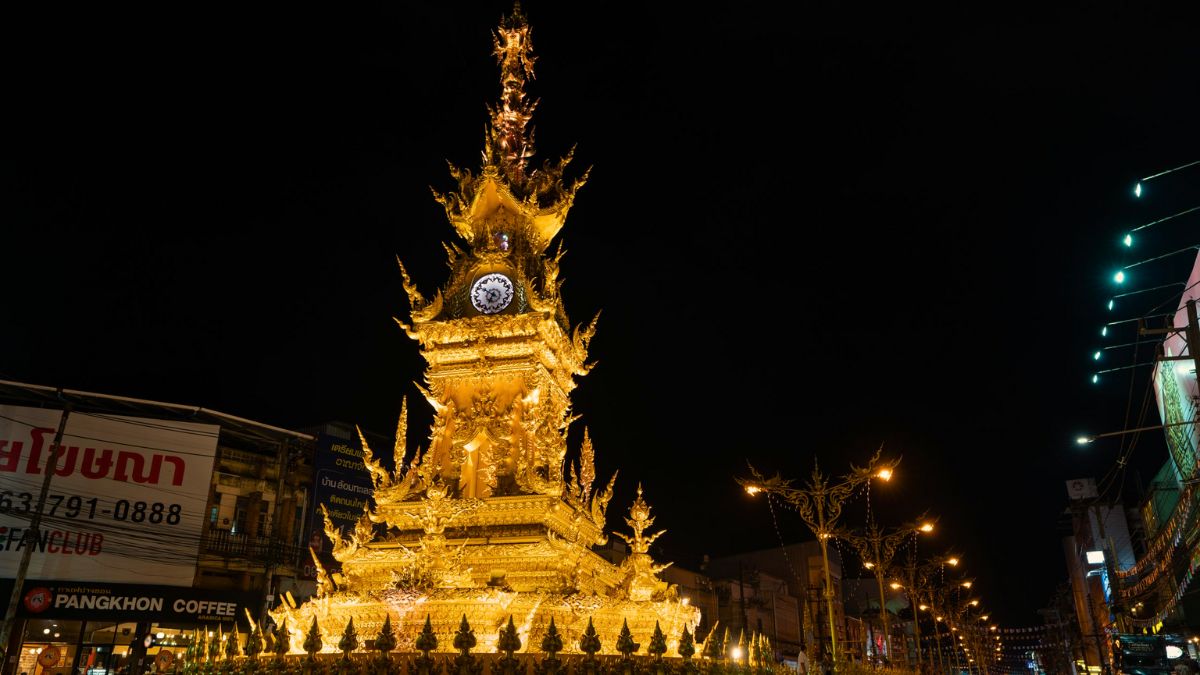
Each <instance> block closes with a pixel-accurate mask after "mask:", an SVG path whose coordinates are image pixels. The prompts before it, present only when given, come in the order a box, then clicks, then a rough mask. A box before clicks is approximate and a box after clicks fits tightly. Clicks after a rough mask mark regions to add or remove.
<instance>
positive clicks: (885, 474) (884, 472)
mask: <svg viewBox="0 0 1200 675" xmlns="http://www.w3.org/2000/svg"><path fill="white" fill-rule="evenodd" d="M875 475H876V476H878V477H879V478H881V479H882V480H884V481H889V480H891V479H892V470H891V469H890V468H888V467H886V466H885V467H883V468H882V469H880V470H879V473H877V474H875Z"/></svg>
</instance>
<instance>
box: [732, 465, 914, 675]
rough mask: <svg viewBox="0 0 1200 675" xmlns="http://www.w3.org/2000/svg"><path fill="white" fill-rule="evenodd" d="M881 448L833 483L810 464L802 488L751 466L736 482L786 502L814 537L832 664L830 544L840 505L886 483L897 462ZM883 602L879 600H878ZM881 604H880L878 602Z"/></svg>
mask: <svg viewBox="0 0 1200 675" xmlns="http://www.w3.org/2000/svg"><path fill="white" fill-rule="evenodd" d="M882 452H883V447H882V446H881V447H880V448H879V449H878V450H876V451H875V454H874V455H873V456H872V457H871V459H870V461H869V462H868V463H867V465H866V466H864V467H858V466H854V465H851V466H850V473H849V474H847V475H845V476H842V477H841V478H840V479H837V480H833V479H832V477H831V476H829V475H826V474H823V473H821V469H820V466H819V465H818V464H817V463H816V461H815V459H814V461H813V471H812V475H811V477H810V478H809V479H808V481H807V483H806V485H805V486H804V487H803V488H795V487H792V486H791V482H792V481H791V480H786V479H784V478H782V477H781V476H779V475H778V474H776V475H775V476H772V477H770V478H767V477H764V476H763V475H762V474H760V473H759V472H758V470H757V469H755V468H754V467H753V466H751V467H750V475H751V477H750V478H736V479H735V480H736V481H737V483H738V484H739V485H741V486H742V488H744V489H745V490H746V494H748V495H751V496H754V495H757V494H760V493H763V492H765V493H767V494H768V495H775V496H777V497H779V498H781V499H783V500H784V501H786V502H788V504H789V505H791V506H792V507H793V508H794V509H795V510H796V512H797V513H799V514H800V519H801V520H803V521H804V524H805V525H807V526H808V529H809V530H811V531H812V533H813V534H814V535H816V537H817V541H818V542H819V543H820V545H821V563H822V566H823V567H824V570H825V590H824V597H825V607H826V610H827V612H826V613H827V614H828V618H829V653H830V656H831V657H832V659H833V661H834V662H835V663H836V662H837V660H838V649H837V620H836V619H835V618H834V613H833V599H834V590H833V578H832V576H833V575H832V573H831V572H830V567H829V540H830V539H831V538H832V537H833V536H834V534H835V530H836V524H837V519H838V518H839V517H840V516H841V515H842V505H843V503H844V502H845V501H846V500H848V499H850V497H852V496H853V495H854V494H856V493H857V492H858V490H859V488H861V487H862V486H863V485H866V484H868V483H869V482H870V481H871V479H872V478H881V479H883V480H888V479H890V478H891V477H892V471H893V469H894V468H895V466H896V464H897V463H898V462H899V460H888V461H881V460H880V454H881V453H882ZM881 600H882V598H881ZM880 604H883V603H882V602H880Z"/></svg>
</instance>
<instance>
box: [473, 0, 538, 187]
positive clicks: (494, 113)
mask: <svg viewBox="0 0 1200 675" xmlns="http://www.w3.org/2000/svg"><path fill="white" fill-rule="evenodd" d="M530 34H531V29H530V28H529V23H528V22H526V21H525V15H524V14H522V13H521V3H520V2H519V1H518V2H514V3H513V10H512V14H510V15H508V16H506V17H502V18H501V19H500V26H499V27H498V28H497V29H496V32H495V34H494V35H493V39H492V42H493V45H494V47H495V50H494V53H495V55H496V61H497V62H498V63H499V64H500V102H499V103H498V104H497V105H496V106H495V107H491V106H489V109H488V112H489V113H490V114H491V118H492V120H491V129H490V130H489V132H490V133H489V138H488V147H487V148H485V150H484V162H485V163H487V162H488V161H489V158H490V160H491V161H493V162H496V163H498V164H499V166H500V168H501V169H503V170H504V172H505V173H507V174H508V176H509V179H510V180H511V181H513V182H514V183H521V182H523V181H524V180H525V177H526V176H525V166H526V164H527V162H528V160H529V158H530V157H532V156H533V152H534V148H533V131H532V129H527V125H528V124H529V120H530V119H532V118H533V111H534V109H535V108H537V101H527V100H525V81H526V80H532V79H533V64H534V61H536V58H535V57H534V56H533V42H532V41H531V39H530Z"/></svg>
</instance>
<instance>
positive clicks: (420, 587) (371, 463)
mask: <svg viewBox="0 0 1200 675" xmlns="http://www.w3.org/2000/svg"><path fill="white" fill-rule="evenodd" d="M495 54H496V57H497V60H498V61H499V63H500V73H501V98H500V101H499V103H498V104H497V105H496V106H495V107H491V108H490V109H489V112H490V117H491V121H490V125H489V129H488V134H487V137H486V139H485V144H484V152H483V166H482V169H481V170H480V171H479V173H478V174H477V175H476V174H472V173H471V172H470V171H467V170H462V169H458V168H455V167H453V166H452V167H451V175H452V176H453V177H454V179H455V180H456V181H457V183H458V187H457V191H455V192H453V193H450V194H446V195H441V194H437V193H435V198H436V199H437V200H438V201H439V202H440V203H441V204H442V205H443V206H444V207H445V209H446V215H447V217H448V219H449V221H450V224H451V225H452V226H453V228H454V231H455V232H456V233H457V234H458V235H459V236H460V237H462V239H464V240H465V242H466V245H465V248H464V247H462V246H459V245H456V244H449V245H447V246H446V250H447V253H448V254H449V262H450V269H451V273H450V279H449V281H448V282H447V283H446V284H445V286H444V287H443V288H442V289H441V290H439V291H437V292H436V293H435V294H434V295H433V296H432V297H431V298H428V299H427V298H426V297H425V296H424V295H422V294H421V292H420V291H419V290H418V289H417V287H416V285H415V284H414V283H413V282H412V280H411V279H410V278H409V275H408V273H407V272H406V271H405V270H404V267H403V265H402V264H401V268H400V269H401V276H402V280H403V286H404V290H405V292H406V294H407V295H408V298H409V302H410V305H411V312H410V319H409V321H404V320H401V319H397V323H399V324H400V326H401V327H402V328H403V329H404V331H405V332H406V333H407V334H408V336H409V337H411V338H412V339H414V340H416V341H417V342H418V343H419V345H420V349H421V354H422V356H423V357H424V358H425V360H426V361H427V363H428V366H427V369H426V373H425V385H424V386H422V387H420V391H421V393H422V395H423V396H424V398H425V400H426V401H427V402H428V403H429V404H430V405H431V406H432V407H433V409H434V412H435V415H434V421H433V424H432V428H431V430H430V436H429V446H428V448H426V449H425V450H423V451H422V450H420V449H416V450H415V451H414V452H413V453H412V454H411V456H410V455H409V453H408V452H407V448H406V447H405V440H404V439H405V435H406V431H407V428H406V427H407V410H406V408H402V409H401V415H400V423H399V425H398V429H397V433H396V447H395V454H394V456H395V458H396V464H397V470H396V471H395V472H392V471H389V470H387V469H386V468H385V467H383V466H382V465H381V464H380V462H379V461H378V460H377V459H376V458H375V455H374V453H372V451H371V450H370V448H369V447H367V444H366V441H365V439H364V440H363V449H364V461H365V462H366V464H367V467H368V469H369V470H370V472H371V475H372V477H373V481H374V484H375V495H374V502H375V505H374V506H373V507H368V509H367V511H366V512H365V513H364V514H363V516H362V518H361V519H360V521H359V523H358V524H357V525H356V527H355V528H354V531H353V532H348V533H343V532H339V531H338V530H337V529H336V528H335V527H334V526H333V525H332V524H331V523H330V522H329V521H328V519H326V534H327V535H328V536H329V538H330V539H331V541H332V542H333V544H334V549H333V556H334V558H335V559H336V560H337V561H338V562H340V563H341V570H340V571H337V572H334V573H327V572H326V570H324V569H320V571H319V578H318V586H319V589H318V594H317V597H316V598H315V599H312V600H311V601H309V602H307V603H305V604H302V605H300V606H298V607H293V606H291V605H290V604H283V605H281V606H280V607H278V608H277V609H276V610H274V612H273V617H274V619H275V621H276V622H277V623H279V622H282V621H284V620H286V621H287V625H288V627H289V628H290V631H291V636H292V646H293V651H299V649H300V644H301V642H302V641H303V635H302V633H303V630H304V629H306V628H307V627H308V626H309V625H310V624H311V622H312V619H313V618H314V617H315V618H317V619H318V621H319V623H320V626H321V627H322V629H324V630H325V631H329V632H330V634H329V635H327V636H326V639H325V640H324V642H325V644H326V645H331V644H334V643H335V642H336V639H334V638H335V637H336V635H335V634H334V631H336V630H340V628H341V627H342V626H344V625H345V624H346V622H347V621H348V619H349V618H350V617H353V618H354V620H355V626H356V627H357V628H358V630H359V631H361V632H362V633H363V634H367V635H369V634H373V633H374V632H375V631H377V630H378V628H379V626H380V625H382V623H383V621H384V618H385V617H386V616H388V615H390V616H391V619H392V625H393V626H395V627H396V628H397V632H398V633H399V635H400V639H401V643H403V642H404V641H405V640H411V639H412V638H414V637H415V635H416V634H417V633H418V632H419V630H420V629H421V627H422V626H423V625H424V621H425V618H426V616H427V615H428V616H430V617H431V619H432V624H433V627H434V629H435V631H436V632H437V633H439V634H442V635H449V634H451V633H453V631H454V630H455V628H456V627H457V626H458V625H459V623H460V621H461V619H462V617H463V616H466V617H467V619H468V620H469V622H470V625H471V626H472V627H474V628H475V629H476V631H477V632H478V633H479V634H480V635H481V637H482V641H483V642H485V644H484V645H483V646H484V647H487V646H488V645H487V644H486V642H487V640H489V639H490V640H494V639H495V635H496V634H497V632H498V631H499V629H500V628H501V627H502V626H503V625H505V624H506V623H507V621H508V619H509V617H510V616H512V617H513V618H514V620H515V623H516V625H517V627H518V629H519V631H520V633H521V637H522V643H523V644H524V645H526V646H528V645H537V644H538V643H539V642H540V640H541V637H542V635H543V634H544V633H545V630H546V628H547V627H548V626H549V624H550V621H551V619H553V620H554V622H555V624H556V626H557V627H558V630H559V631H560V633H561V634H562V635H563V642H564V645H566V648H567V651H570V650H571V649H572V647H575V648H577V647H578V643H579V636H580V635H582V633H583V631H584V630H585V628H586V627H587V625H588V622H589V620H592V621H594V623H595V626H596V629H597V630H598V631H599V633H600V635H601V636H609V637H608V639H607V640H605V646H604V651H606V652H612V651H613V649H614V646H613V645H614V640H615V638H616V635H617V633H618V632H619V630H620V627H621V625H622V623H623V622H625V621H627V622H628V624H629V628H630V630H631V631H632V632H633V634H634V635H635V637H637V638H639V639H641V638H643V637H644V638H646V639H648V638H649V636H650V635H651V633H652V632H653V630H654V627H655V624H656V623H657V624H659V625H660V626H661V628H662V630H663V632H664V633H666V634H667V635H668V636H670V638H671V639H672V640H674V641H677V640H678V639H679V636H680V635H681V634H682V632H683V630H684V629H685V628H687V629H688V630H693V631H694V630H695V627H696V624H697V623H698V621H699V618H700V616H699V610H698V609H696V608H694V607H690V606H688V605H687V604H686V603H685V602H683V601H681V600H680V598H679V597H678V593H677V592H676V590H675V588H674V587H671V586H668V585H667V584H666V583H665V582H663V581H661V580H660V579H659V578H658V573H659V572H661V571H662V570H663V569H664V568H665V567H666V565H657V564H655V563H654V562H653V561H652V560H651V558H650V555H649V553H648V549H649V545H650V543H651V542H652V541H653V540H654V539H655V538H657V537H658V536H659V535H661V534H662V533H661V532H659V533H657V534H654V535H649V536H647V535H646V534H645V530H646V529H647V528H648V527H649V526H650V525H651V524H652V523H653V520H654V519H653V518H651V517H650V507H649V506H648V505H647V504H646V502H645V501H644V500H643V499H642V490H641V487H640V486H639V487H638V496H637V499H636V501H635V502H634V504H633V506H632V507H631V508H630V517H629V518H627V519H626V523H627V524H628V525H629V527H630V528H631V529H632V530H633V534H632V535H629V536H626V535H623V534H621V535H619V536H621V537H622V538H624V539H625V540H626V541H627V542H629V543H630V545H631V546H632V553H631V554H630V556H629V557H628V558H626V559H625V560H624V561H623V562H622V563H621V564H620V565H619V566H618V565H615V564H613V563H610V562H608V561H607V560H605V559H604V558H602V557H601V556H600V555H598V554H597V553H596V552H595V551H593V549H592V547H593V546H595V545H600V544H604V543H605V542H606V540H607V536H606V534H605V524H606V514H607V510H608V504H609V501H610V500H611V498H612V494H613V485H614V483H615V480H616V475H615V474H614V475H613V477H612V478H611V479H610V480H609V481H608V483H607V484H603V487H597V486H595V485H594V482H595V479H596V471H595V465H594V459H595V453H594V448H593V445H592V441H591V438H590V437H589V435H588V434H587V432H586V430H585V431H584V437H583V442H582V446H581V447H580V449H579V458H578V460H576V461H575V462H573V463H571V462H567V460H566V456H567V452H568V447H567V430H568V428H569V426H570V425H571V423H572V422H574V421H575V420H576V419H577V418H576V417H575V416H573V415H572V414H571V401H570V394H571V391H572V390H573V389H574V388H575V386H576V383H575V378H576V377H579V376H582V375H586V374H587V372H588V371H589V370H590V368H591V364H590V363H589V362H588V360H587V358H588V345H589V343H590V341H591V338H592V336H593V335H594V333H595V330H596V319H593V320H592V321H590V322H588V323H587V324H586V325H581V326H576V327H575V328H574V329H572V328H571V324H570V322H569V320H568V318H567V313H566V310H565V308H564V307H563V302H562V298H561V296H560V294H559V290H560V283H561V282H560V281H559V279H558V272H559V262H560V260H561V259H562V255H563V253H562V248H561V245H560V246H559V247H558V249H557V251H556V252H554V253H553V254H549V253H548V252H547V251H548V249H549V247H550V244H551V240H552V239H553V238H554V237H555V235H557V234H558V232H559V230H560V229H561V228H562V226H563V223H564V221H565V219H566V215H567V212H568V210H569V209H570V207H571V205H572V203H573V201H574V197H575V192H576V190H578V189H579V187H580V186H582V185H583V183H584V180H585V178H584V177H580V178H578V179H576V180H575V181H573V182H572V183H571V184H570V186H569V187H568V186H567V185H566V184H565V183H564V178H563V173H564V170H565V169H566V167H567V165H568V163H569V162H570V160H571V155H570V154H568V155H567V156H566V157H564V158H563V159H562V160H560V161H558V162H556V163H550V162H546V163H545V164H543V166H542V167H541V168H540V169H536V170H529V168H528V160H529V158H530V157H532V155H533V150H534V148H533V138H532V133H531V131H530V130H529V126H528V124H529V121H530V118H531V117H532V114H533V110H534V108H535V107H536V103H535V102H530V101H528V100H527V99H526V94H525V84H526V82H527V81H528V80H529V79H532V77H533V63H534V57H533V54H532V44H531V42H530V29H529V25H528V24H527V23H526V21H525V17H524V16H523V15H522V14H521V12H520V8H519V6H518V7H516V8H514V11H513V13H512V15H510V16H508V17H505V18H504V19H503V20H502V21H501V24H500V26H499V28H498V30H497V31H496V34H495ZM597 318H598V317H597ZM314 559H315V556H314ZM318 567H319V563H318ZM643 641H644V640H643ZM443 642H444V643H448V641H443ZM673 649H674V647H673V646H672V650H673Z"/></svg>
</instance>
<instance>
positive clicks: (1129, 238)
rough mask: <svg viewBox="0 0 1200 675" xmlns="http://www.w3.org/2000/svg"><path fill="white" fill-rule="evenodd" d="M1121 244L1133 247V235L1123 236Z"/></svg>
mask: <svg viewBox="0 0 1200 675" xmlns="http://www.w3.org/2000/svg"><path fill="white" fill-rule="evenodd" d="M1121 243H1122V244H1125V245H1126V246H1133V235H1132V234H1127V235H1125V238H1124V239H1122V240H1121Z"/></svg>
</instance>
